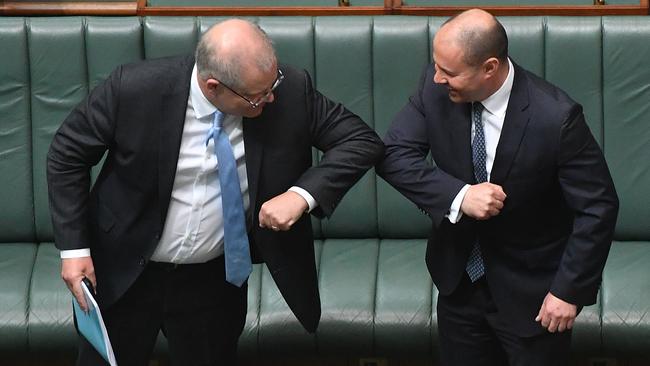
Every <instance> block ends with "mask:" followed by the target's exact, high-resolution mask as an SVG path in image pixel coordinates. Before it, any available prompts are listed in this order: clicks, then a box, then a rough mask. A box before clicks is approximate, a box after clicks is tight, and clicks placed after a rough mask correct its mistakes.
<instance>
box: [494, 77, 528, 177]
mask: <svg viewBox="0 0 650 366" xmlns="http://www.w3.org/2000/svg"><path fill="white" fill-rule="evenodd" d="M513 65H514V64H513ZM514 69H515V80H514V82H513V85H512V91H511V92H510V100H509V101H508V108H507V109H506V118H505V120H504V121H503V128H502V129H501V137H500V138H499V143H498V145H497V151H496V156H495V158H494V164H493V165H492V172H491V173H490V182H492V183H495V184H499V185H502V184H503V182H504V181H505V180H506V178H507V177H508V173H509V172H510V167H511V166H512V161H513V160H514V158H515V156H516V155H517V151H518V150H519V146H520V145H521V140H522V138H523V137H524V133H525V132H526V127H527V126H528V122H529V120H530V113H529V110H528V105H529V96H528V82H527V78H526V75H525V73H524V70H523V69H522V68H520V67H518V66H517V65H514Z"/></svg>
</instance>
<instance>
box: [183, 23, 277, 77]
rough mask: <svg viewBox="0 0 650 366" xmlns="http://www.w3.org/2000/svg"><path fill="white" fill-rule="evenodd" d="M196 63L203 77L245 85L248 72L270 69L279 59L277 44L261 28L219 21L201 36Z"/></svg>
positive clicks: (267, 70) (251, 24)
mask: <svg viewBox="0 0 650 366" xmlns="http://www.w3.org/2000/svg"><path fill="white" fill-rule="evenodd" d="M196 64H197V69H198V73H199V77H200V78H202V79H207V78H210V77H213V78H217V79H219V80H220V81H222V82H223V83H225V84H227V85H230V86H232V87H235V88H241V87H243V79H244V78H243V77H242V76H243V75H244V74H245V73H246V72H247V71H251V70H254V71H257V72H263V73H266V72H269V71H271V70H272V68H274V67H275V65H276V64H277V60H276V56H275V51H274V49H273V44H272V42H271V40H270V39H269V37H268V36H267V35H266V33H264V31H263V30H262V29H261V28H259V27H258V26H257V25H256V24H254V23H251V22H249V21H246V20H242V19H231V20H226V21H223V22H221V23H218V24H215V25H214V26H212V27H211V28H210V29H208V30H207V31H206V32H205V33H204V34H203V36H201V40H200V41H199V44H198V46H197V48H196Z"/></svg>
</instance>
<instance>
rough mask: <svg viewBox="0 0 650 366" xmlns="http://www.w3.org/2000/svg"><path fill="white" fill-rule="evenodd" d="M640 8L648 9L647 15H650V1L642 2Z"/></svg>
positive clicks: (642, 0) (644, 0)
mask: <svg viewBox="0 0 650 366" xmlns="http://www.w3.org/2000/svg"><path fill="white" fill-rule="evenodd" d="M640 6H641V7H642V8H645V9H646V11H647V13H646V14H648V15H650V0H641V3H640Z"/></svg>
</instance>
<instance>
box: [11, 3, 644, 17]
mask: <svg viewBox="0 0 650 366" xmlns="http://www.w3.org/2000/svg"><path fill="white" fill-rule="evenodd" d="M0 4H1V5H0V14H2V15H20V16H34V15H51V16H57V15H121V16H127V15H140V16H148V15H160V16H177V15H178V16H210V15H225V16H278V15H284V16H297V15H304V16H320V15H422V16H449V15H453V14H456V13H458V12H460V11H463V10H466V9H470V8H472V7H471V6H408V5H404V4H403V2H402V0H384V6H383V7H382V6H345V7H338V6H331V7H289V6H284V7H189V6H188V7H183V6H171V7H165V6H159V7H150V6H147V0H132V1H128V2H127V1H124V2H120V1H113V2H97V1H95V2H72V1H67V2H66V1H62V2H22V1H6V2H4V3H2V2H0ZM482 9H485V10H487V11H489V12H490V13H492V14H494V15H521V16H533V15H566V16H576V15H587V16H588V15H592V16H602V15H650V0H639V4H638V5H636V4H635V5H584V6H564V5H547V6H523V5H522V6H487V7H482Z"/></svg>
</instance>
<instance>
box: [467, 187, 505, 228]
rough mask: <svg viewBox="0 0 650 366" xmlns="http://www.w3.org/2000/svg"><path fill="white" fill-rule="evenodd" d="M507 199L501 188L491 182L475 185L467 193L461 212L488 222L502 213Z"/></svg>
mask: <svg viewBox="0 0 650 366" xmlns="http://www.w3.org/2000/svg"><path fill="white" fill-rule="evenodd" d="M505 199H506V194H505V193H504V192H503V188H501V186H498V185H496V184H492V183H489V182H485V183H480V184H475V185H472V186H470V187H469V189H468V190H467V192H466V193H465V197H464V198H463V202H462V203H461V204H460V210H461V211H462V212H463V213H464V214H465V215H467V216H469V217H472V218H474V219H477V220H487V219H489V218H490V217H493V216H496V215H498V214H499V212H501V209H502V208H503V201H504V200H505Z"/></svg>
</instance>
